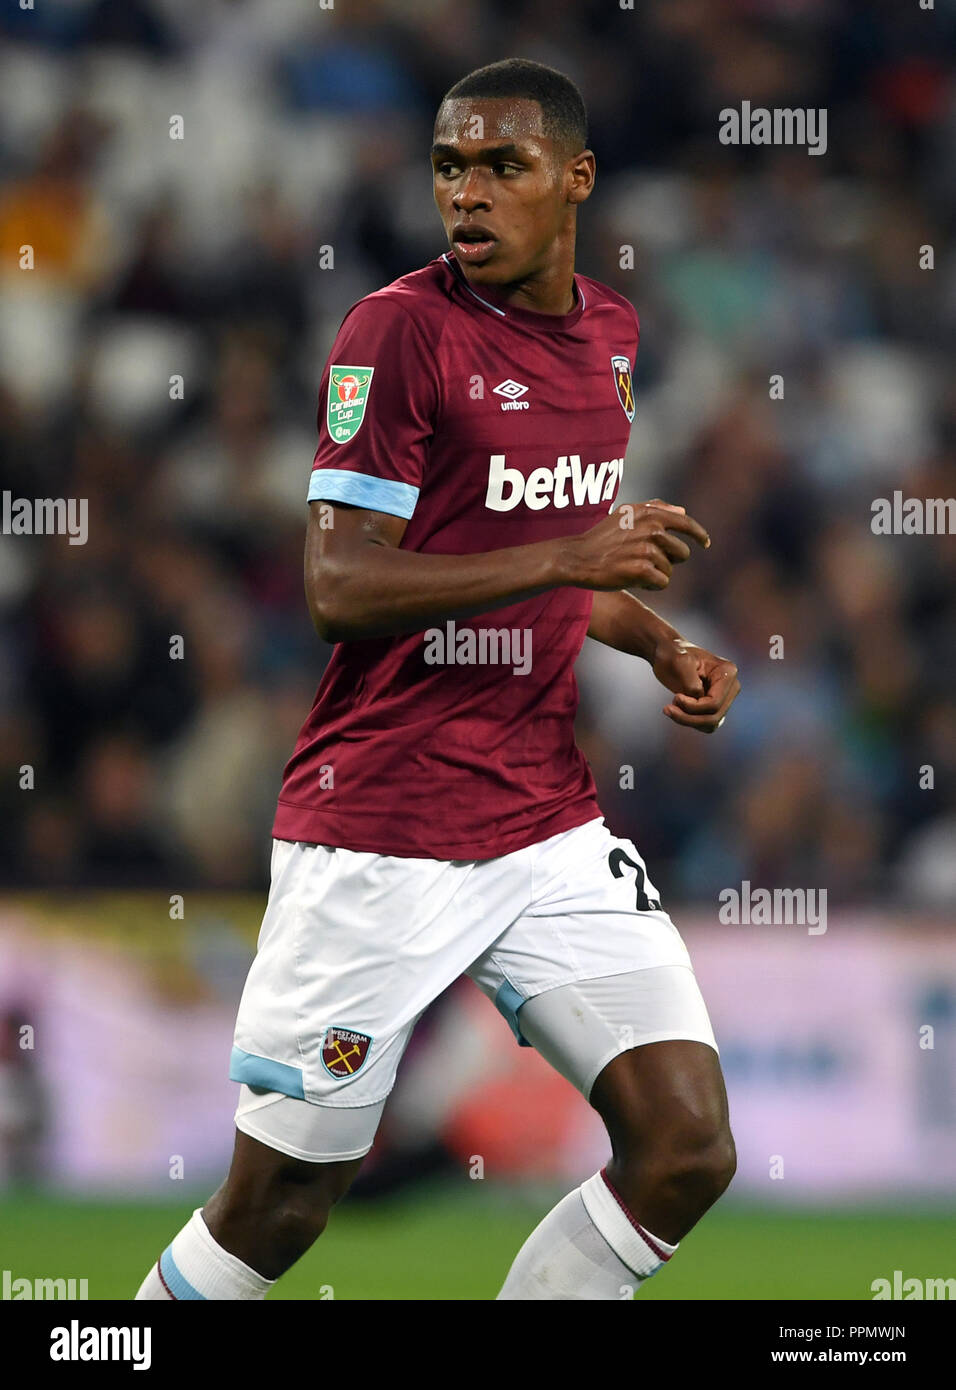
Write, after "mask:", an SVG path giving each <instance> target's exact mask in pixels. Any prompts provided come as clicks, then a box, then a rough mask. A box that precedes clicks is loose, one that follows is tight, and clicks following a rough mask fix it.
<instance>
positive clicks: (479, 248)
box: [451, 222, 498, 265]
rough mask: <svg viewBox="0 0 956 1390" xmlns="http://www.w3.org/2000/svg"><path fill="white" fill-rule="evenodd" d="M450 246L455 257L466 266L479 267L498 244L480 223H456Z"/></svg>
mask: <svg viewBox="0 0 956 1390" xmlns="http://www.w3.org/2000/svg"><path fill="white" fill-rule="evenodd" d="M451 244H452V247H453V248H454V251H455V255H456V256H457V257H458V259H459V260H460V261H464V262H465V263H466V264H467V265H481V264H482V262H483V261H486V260H487V259H488V257H489V256H490V255H491V253H492V252H493V251H494V249H495V247H496V246H497V244H498V238H497V237H496V236H495V235H494V233H493V232H490V231H489V230H488V228H487V227H483V226H482V225H481V223H480V222H456V223H455V226H454V227H453V228H452V233H451Z"/></svg>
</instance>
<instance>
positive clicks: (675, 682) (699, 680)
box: [588, 589, 740, 734]
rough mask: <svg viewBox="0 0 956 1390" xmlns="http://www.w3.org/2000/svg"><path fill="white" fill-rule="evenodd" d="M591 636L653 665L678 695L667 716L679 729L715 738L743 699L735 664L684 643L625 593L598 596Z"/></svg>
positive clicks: (669, 706) (600, 594) (667, 709)
mask: <svg viewBox="0 0 956 1390" xmlns="http://www.w3.org/2000/svg"><path fill="white" fill-rule="evenodd" d="M588 636H589V637H593V638H594V640H595V641H596V642H603V643H604V645H605V646H608V647H614V648H615V649H616V650H617V651H619V652H627V653H628V655H629V656H640V657H643V658H644V660H645V661H647V662H648V663H649V664H650V666H651V668H652V669H653V671H654V674H655V676H656V677H657V679H658V680H659V681H660V683H661V684H662V685H663V686H666V688H667V689H668V690H670V691H673V692H674V699H673V700H672V702H671V703H670V704H669V705H666V706H665V707H664V714H666V715H667V717H668V718H669V719H672V720H673V721H674V723H675V724H684V725H686V727H687V728H689V729H698V730H699V731H700V732H701V733H705V734H712V733H713V732H714V731H715V730H716V729H719V728H720V726H721V724H722V723H723V722H724V719H725V717H726V714H727V711H728V710H729V709H730V706H731V705H732V704H733V702H734V700H736V698H737V696H738V694H739V693H740V681H739V680H738V679H737V667H736V666H735V665H734V663H733V662H732V661H727V660H726V659H725V658H723V657H719V656H714V655H713V654H712V653H711V652H707V651H704V649H703V648H702V647H696V646H694V644H693V643H692V642H687V641H685V639H684V638H683V637H681V635H680V633H679V632H678V631H677V629H676V628H673V627H671V625H670V623H667V622H665V621H664V619H663V618H661V617H659V616H658V614H657V613H655V612H654V611H653V609H650V608H648V607H647V604H645V603H642V602H641V601H640V599H638V598H635V597H634V595H633V594H629V593H628V592H627V590H626V589H620V590H617V591H610V592H608V591H603V592H598V593H595V595H594V605H593V607H592V609H591V622H590V625H589V627H588Z"/></svg>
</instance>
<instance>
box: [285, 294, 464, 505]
mask: <svg viewBox="0 0 956 1390" xmlns="http://www.w3.org/2000/svg"><path fill="white" fill-rule="evenodd" d="M438 404H439V383H438V378H437V372H436V366H435V359H434V356H433V354H432V351H431V349H430V348H429V346H428V343H427V341H426V338H425V335H424V333H423V331H422V329H421V328H420V327H419V325H418V324H417V323H416V321H415V319H414V318H413V317H412V314H411V313H410V312H409V310H408V309H406V308H404V307H402V306H401V305H400V304H397V303H396V302H395V301H394V300H393V299H389V298H387V297H379V296H377V295H370V296H369V297H368V298H367V299H362V300H360V301H359V302H358V304H356V305H355V306H354V307H353V308H352V309H350V310H349V313H348V314H347V315H346V317H345V320H344V322H343V323H342V326H341V328H340V329H339V332H338V335H337V337H336V339H335V343H334V344H333V347H332V352H331V355H330V357H329V360H328V362H327V364H326V367H325V372H324V374H323V377H322V383H321V386H320V388H319V413H318V426H319V446H318V448H317V449H316V452H315V459H314V461H313V464H312V477H311V479H310V481H309V491H308V500H309V501H310V502H313V501H318V500H324V501H329V502H347V503H350V504H351V505H352V506H355V507H367V508H368V509H369V510H370V511H376V512H388V513H389V514H390V515H392V516H400V517H404V518H405V519H406V520H407V519H408V518H409V517H410V516H411V515H412V513H413V512H414V510H415V504H416V502H417V500H418V494H419V490H420V488H421V484H422V477H423V474H424V469H425V462H426V459H427V456H428V449H429V445H430V442H431V439H432V436H433V434H434V431H435V420H436V416H437V412H438Z"/></svg>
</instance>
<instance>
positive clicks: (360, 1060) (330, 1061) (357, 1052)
mask: <svg viewBox="0 0 956 1390" xmlns="http://www.w3.org/2000/svg"><path fill="white" fill-rule="evenodd" d="M371 1043H372V1039H371V1038H370V1037H369V1035H368V1034H367V1033H356V1032H355V1030H354V1029H352V1028H336V1027H333V1028H326V1030H325V1037H324V1038H323V1040H322V1064H323V1066H324V1067H325V1070H326V1071H327V1072H328V1073H329V1075H330V1076H334V1077H335V1078H336V1079H337V1080H339V1081H344V1080H345V1078H346V1077H347V1076H354V1075H355V1073H356V1072H357V1071H360V1070H361V1068H362V1066H363V1065H364V1063H365V1058H366V1057H367V1056H368V1050H369V1047H370V1046H371Z"/></svg>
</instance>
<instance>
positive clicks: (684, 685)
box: [651, 637, 740, 734]
mask: <svg viewBox="0 0 956 1390" xmlns="http://www.w3.org/2000/svg"><path fill="white" fill-rule="evenodd" d="M651 666H652V668H653V671H654V675H655V676H656V677H657V679H658V680H659V681H660V683H661V685H664V686H666V687H667V689H668V690H672V691H674V692H675V693H674V699H673V700H672V701H671V703H670V704H669V705H665V707H664V713H665V714H666V715H667V717H668V719H672V720H673V721H674V723H675V724H684V725H685V726H686V727H687V728H688V729H697V730H699V731H700V733H702V734H712V733H714V732H716V730H717V729H719V728H720V726H721V724H723V722H724V720H725V719H726V717H727V711H728V710H729V709H730V706H731V705H732V704H733V702H734V701H735V700H736V698H737V696H738V695H739V694H740V681H739V680H738V679H737V667H736V666H735V665H734V663H733V662H732V661H727V660H726V659H725V658H724V657H722V656H714V655H713V654H712V653H711V652H705V651H704V649H703V647H695V646H694V644H693V643H692V642H685V641H684V639H683V638H682V637H677V638H674V637H666V638H663V639H662V640H661V641H660V642H658V644H657V646H656V647H655V648H654V655H653V658H652V660H651Z"/></svg>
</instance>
